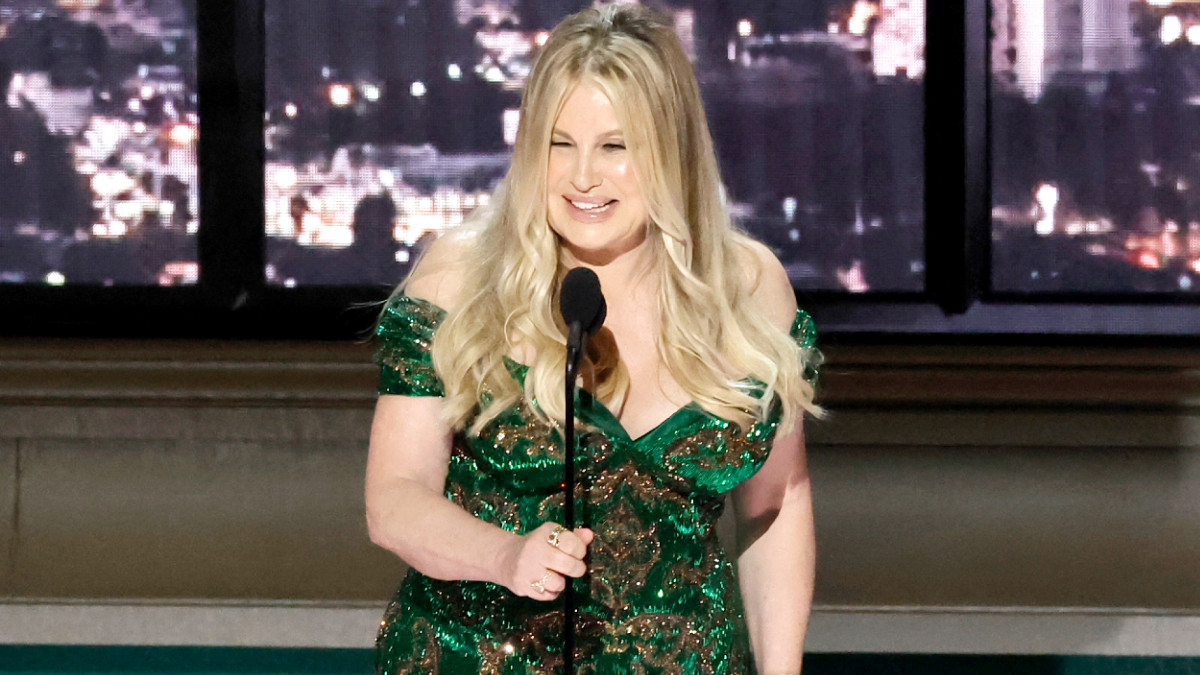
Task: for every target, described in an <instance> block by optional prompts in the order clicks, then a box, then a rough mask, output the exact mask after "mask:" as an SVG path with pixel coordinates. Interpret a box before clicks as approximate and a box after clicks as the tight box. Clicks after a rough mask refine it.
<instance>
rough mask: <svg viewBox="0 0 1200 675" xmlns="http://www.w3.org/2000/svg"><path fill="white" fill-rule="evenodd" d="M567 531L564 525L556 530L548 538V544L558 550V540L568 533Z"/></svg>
mask: <svg viewBox="0 0 1200 675" xmlns="http://www.w3.org/2000/svg"><path fill="white" fill-rule="evenodd" d="M566 531H567V528H565V527H563V526H562V525H559V526H558V527H556V528H554V531H553V532H551V533H550V536H548V537H546V542H547V543H549V544H550V545H551V546H553V547H554V548H558V538H559V537H560V536H562V533H563V532H566ZM559 550H562V549H559Z"/></svg>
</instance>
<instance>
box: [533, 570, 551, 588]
mask: <svg viewBox="0 0 1200 675" xmlns="http://www.w3.org/2000/svg"><path fill="white" fill-rule="evenodd" d="M547 581H550V570H546V573H545V574H543V575H542V578H541V579H538V580H537V581H531V582H529V585H530V586H533V590H535V591H537V592H538V593H545V592H546V582H547Z"/></svg>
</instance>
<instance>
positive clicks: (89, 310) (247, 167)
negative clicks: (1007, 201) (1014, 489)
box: [0, 0, 1200, 344]
mask: <svg viewBox="0 0 1200 675" xmlns="http://www.w3.org/2000/svg"><path fill="white" fill-rule="evenodd" d="M990 6H991V3H990V1H989V0H966V2H963V3H947V4H945V5H939V6H938V7H937V10H936V11H928V10H927V12H926V21H927V25H926V35H927V38H926V45H927V46H926V60H927V69H926V74H925V79H924V87H925V104H926V108H925V126H926V128H934V129H938V130H939V133H938V138H939V140H940V139H949V142H944V143H937V142H935V143H931V142H929V137H928V136H927V137H926V140H925V163H926V172H925V182H926V186H927V187H926V190H925V219H926V221H925V243H924V246H925V290H924V291H923V292H913V293H889V292H869V293H866V294H861V295H857V294H852V293H844V292H831V291H807V290H798V291H797V298H798V300H799V302H800V304H801V305H802V306H803V307H805V308H806V309H808V310H809V311H810V312H811V313H812V314H813V316H814V318H815V320H816V322H817V325H818V326H820V327H821V330H822V333H823V335H824V336H825V337H826V339H831V340H833V341H835V342H879V341H908V340H914V339H921V340H924V341H935V342H962V341H971V342H980V341H984V342H1014V341H1016V342H1031V341H1033V342H1037V341H1043V342H1061V341H1062V340H1063V339H1067V340H1070V341H1074V342H1089V341H1097V340H1105V341H1111V340H1112V339H1114V338H1115V339H1119V340H1123V341H1127V342H1129V341H1132V342H1139V341H1144V340H1146V339H1149V338H1155V339H1156V343H1159V342H1161V339H1167V340H1168V341H1176V342H1184V343H1188V344H1191V343H1195V342H1197V336H1200V293H1197V294H1195V295H1194V297H1191V296H1187V295H1183V294H1178V295H1176V294H1172V295H1155V294H1134V293H1130V294H1100V293H1096V294H1090V293H1071V294H1060V295H1018V294H1011V293H1009V294H1005V293H997V292H995V291H993V290H992V288H991V276H992V274H991V272H992V270H991V246H990V242H991V236H990V232H991V218H990V211H991V206H990V192H991V171H990V168H991V161H990V137H989V128H988V124H989V98H988V93H989V87H990V69H989V56H990V54H989V52H990V45H989V36H988V33H989V15H990V11H991V7H990ZM264 8H265V2H264V0H239V2H236V3H215V2H197V54H198V59H199V63H198V77H199V81H198V83H197V87H198V90H199V110H200V136H199V148H198V150H199V152H198V158H199V163H200V168H199V175H200V230H199V233H198V235H197V245H198V260H199V263H200V278H199V281H198V283H197V284H196V285H194V286H190V287H171V288H161V287H109V288H102V287H95V286H83V285H66V286H62V287H45V286H38V285H32V284H15V285H7V284H0V306H2V307H4V308H5V310H6V312H5V313H6V314H7V318H8V320H6V321H3V322H0V335H60V336H81V337H85V336H86V337H127V338H139V337H214V338H274V339H340V340H345V339H358V338H362V337H364V336H366V335H369V333H370V330H371V328H372V325H373V322H374V318H375V315H376V313H377V312H378V308H379V307H380V305H381V303H382V301H383V300H384V299H385V298H386V297H387V295H388V292H389V290H388V289H380V288H364V287H340V286H339V287H302V288H290V289H289V288H282V287H278V286H273V285H270V284H268V283H267V282H266V279H265V264H264V261H265V248H266V238H265V222H264V221H265V213H264V208H263V198H264V175H263V166H264V158H265V147H264V143H263V138H264V129H263V113H264V105H265V93H264V82H265V70H264V69H265V63H266V59H265V27H264V14H265V11H264ZM941 185H944V186H949V187H950V188H951V189H948V190H944V191H937V192H936V194H935V190H934V189H930V187H929V186H941Z"/></svg>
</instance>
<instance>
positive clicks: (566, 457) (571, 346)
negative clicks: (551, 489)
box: [563, 322, 585, 675]
mask: <svg viewBox="0 0 1200 675" xmlns="http://www.w3.org/2000/svg"><path fill="white" fill-rule="evenodd" d="M584 339H585V337H584V335H583V327H582V326H581V325H580V324H579V323H578V322H572V323H571V334H570V336H569V337H568V338H567V371H566V385H565V387H564V394H565V398H564V402H565V404H566V419H565V420H564V421H563V463H564V465H565V466H564V469H563V473H564V477H563V487H564V489H565V491H566V499H565V500H564V504H563V519H564V520H565V521H566V522H565V523H564V525H565V526H566V528H567V529H569V530H574V529H575V378H576V377H577V376H578V374H579V360H580V357H581V356H582V352H583V340H584ZM574 672H575V589H574V580H573V579H571V578H570V577H568V578H567V587H566V588H565V589H563V673H564V675H572V674H573V673H574Z"/></svg>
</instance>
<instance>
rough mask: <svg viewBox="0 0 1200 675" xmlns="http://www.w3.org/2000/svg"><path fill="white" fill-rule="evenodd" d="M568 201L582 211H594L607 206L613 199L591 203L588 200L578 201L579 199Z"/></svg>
mask: <svg viewBox="0 0 1200 675" xmlns="http://www.w3.org/2000/svg"><path fill="white" fill-rule="evenodd" d="M568 201H570V202H571V205H572V206H574V207H575V208H577V209H580V210H582V211H592V210H595V209H602V208H604V207H605V206H608V205H609V204H611V203H612V202H611V201H607V202H604V203H603V204H591V203H588V202H577V201H572V200H568Z"/></svg>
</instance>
